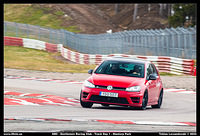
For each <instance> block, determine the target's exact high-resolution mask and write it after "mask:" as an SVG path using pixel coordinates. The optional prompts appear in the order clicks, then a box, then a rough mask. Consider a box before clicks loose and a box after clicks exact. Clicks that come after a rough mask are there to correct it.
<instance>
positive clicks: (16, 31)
mask: <svg viewBox="0 0 200 136" xmlns="http://www.w3.org/2000/svg"><path fill="white" fill-rule="evenodd" d="M15 26H16V37H18V25H17V23H16V22H15Z"/></svg>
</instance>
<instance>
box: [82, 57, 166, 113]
mask: <svg viewBox="0 0 200 136" xmlns="http://www.w3.org/2000/svg"><path fill="white" fill-rule="evenodd" d="M88 73H89V74H91V76H90V77H89V78H88V79H87V80H85V82H84V84H83V86H82V89H81V93H80V104H81V106H82V107H84V108H91V107H92V105H93V103H98V104H102V105H103V106H109V105H121V106H130V107H138V108H139V109H142V110H144V109H146V107H147V106H150V105H151V107H152V108H160V107H161V104H162V99H163V85H162V81H161V79H160V75H159V73H158V71H157V69H156V67H155V65H154V64H153V63H151V62H149V61H145V60H136V59H131V58H110V59H107V60H104V61H103V62H102V63H101V64H100V65H99V66H98V67H96V68H95V70H94V71H93V70H89V71H88Z"/></svg>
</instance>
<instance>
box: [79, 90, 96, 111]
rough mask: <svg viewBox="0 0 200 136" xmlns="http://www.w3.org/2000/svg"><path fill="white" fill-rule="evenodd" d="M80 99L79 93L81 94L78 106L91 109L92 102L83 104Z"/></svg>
mask: <svg viewBox="0 0 200 136" xmlns="http://www.w3.org/2000/svg"><path fill="white" fill-rule="evenodd" d="M81 97H82V91H81V94H80V104H81V106H82V107H83V108H91V107H92V105H93V103H92V102H83V101H82V100H81Z"/></svg>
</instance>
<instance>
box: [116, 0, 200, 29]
mask: <svg viewBox="0 0 200 136" xmlns="http://www.w3.org/2000/svg"><path fill="white" fill-rule="evenodd" d="M147 5H148V6H146V7H147V10H148V12H151V8H152V6H151V4H147ZM138 6H140V4H134V10H133V22H135V21H136V17H137V15H138ZM119 7H120V5H119V4H115V14H118V13H119ZM196 10H197V9H196V4H182V3H181V4H159V11H158V12H159V15H160V17H164V16H167V18H168V23H169V26H170V27H178V26H185V27H188V26H195V25H196Z"/></svg>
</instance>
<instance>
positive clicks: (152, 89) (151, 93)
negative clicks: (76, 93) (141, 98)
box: [146, 64, 156, 102]
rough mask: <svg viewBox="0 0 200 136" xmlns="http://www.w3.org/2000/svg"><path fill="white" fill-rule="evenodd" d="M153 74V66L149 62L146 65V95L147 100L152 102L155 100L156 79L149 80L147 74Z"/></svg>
mask: <svg viewBox="0 0 200 136" xmlns="http://www.w3.org/2000/svg"><path fill="white" fill-rule="evenodd" d="M151 74H153V68H152V66H151V64H149V65H148V66H147V77H146V78H147V80H148V82H147V85H148V88H149V90H148V95H149V100H148V101H149V102H153V101H155V97H156V80H149V76H150V75H151Z"/></svg>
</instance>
